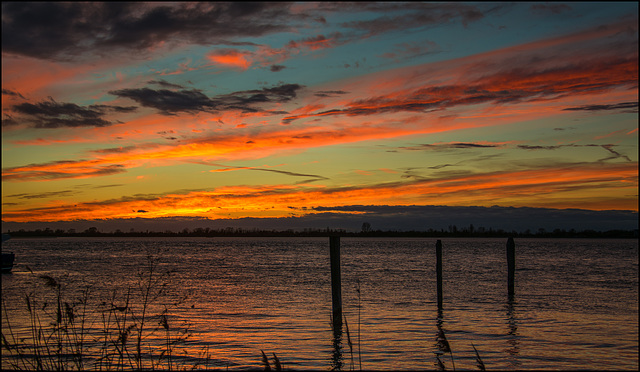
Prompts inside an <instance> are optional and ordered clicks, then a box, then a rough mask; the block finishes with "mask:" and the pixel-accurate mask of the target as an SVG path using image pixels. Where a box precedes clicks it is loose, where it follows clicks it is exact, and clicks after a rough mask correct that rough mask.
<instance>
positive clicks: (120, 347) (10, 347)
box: [2, 254, 210, 371]
mask: <svg viewBox="0 0 640 372" xmlns="http://www.w3.org/2000/svg"><path fill="white" fill-rule="evenodd" d="M31 273H32V275H34V276H35V278H36V280H37V281H38V282H40V286H39V287H36V288H34V290H32V291H30V292H29V293H27V294H25V296H24V301H25V305H26V310H27V312H26V315H27V316H28V324H27V327H26V328H27V331H28V332H27V333H25V332H24V327H23V329H22V330H19V329H16V328H15V327H14V322H13V321H12V319H11V316H10V315H9V312H8V311H7V304H6V302H5V300H4V299H3V301H2V306H3V310H4V311H3V313H4V319H3V321H4V324H3V329H2V344H3V348H4V350H5V351H6V353H3V360H6V361H7V364H8V365H9V366H11V367H12V368H13V369H16V370H52V371H63V370H64V371H66V370H78V371H80V370H87V369H94V370H109V371H111V370H120V371H123V370H143V369H158V368H161V369H168V370H173V369H175V368H179V367H180V365H176V364H175V361H174V358H173V356H174V354H175V351H176V348H177V347H178V345H179V344H183V343H184V342H185V341H186V340H187V339H188V338H189V336H190V330H189V326H188V324H179V323H175V322H173V321H171V319H172V315H171V313H170V310H171V309H173V308H177V307H178V306H180V305H181V304H182V303H183V302H184V301H185V300H186V297H183V298H180V299H178V300H177V301H175V302H174V303H171V304H166V303H163V304H158V302H161V300H164V302H166V300H167V298H166V296H165V295H166V290H167V288H168V285H169V282H170V272H167V273H160V272H158V271H157V262H156V260H155V258H154V257H153V255H151V254H149V255H148V256H147V264H146V266H145V267H144V268H143V269H142V270H140V272H139V273H138V281H137V283H136V286H134V287H133V288H132V287H131V286H129V287H128V288H127V289H126V291H125V292H123V293H125V294H124V296H119V295H118V289H114V290H113V293H112V295H111V296H110V298H108V299H106V300H105V301H102V302H100V303H98V304H96V305H92V304H91V303H90V301H89V300H90V287H87V288H85V289H84V290H82V292H81V296H80V298H79V299H76V300H75V301H72V300H70V299H69V295H68V294H67V293H66V292H65V285H64V281H63V280H62V279H61V278H54V277H52V276H49V275H39V276H36V275H35V274H33V272H31ZM42 289H44V291H42ZM94 325H98V327H95V326H94ZM100 326H101V328H100ZM160 339H163V340H164V345H161V344H159V342H158V341H159V340H160ZM205 353H206V358H207V359H206V360H207V362H208V360H209V357H210V356H209V354H208V351H206V352H205ZM182 367H184V366H182ZM194 368H195V366H194Z"/></svg>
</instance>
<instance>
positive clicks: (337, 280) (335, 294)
mask: <svg viewBox="0 0 640 372" xmlns="http://www.w3.org/2000/svg"><path fill="white" fill-rule="evenodd" d="M329 250H330V256H331V300H332V303H333V326H334V329H337V328H342V279H341V277H340V237H339V236H331V237H329Z"/></svg>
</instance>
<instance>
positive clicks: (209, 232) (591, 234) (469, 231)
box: [6, 226, 638, 239]
mask: <svg viewBox="0 0 640 372" xmlns="http://www.w3.org/2000/svg"><path fill="white" fill-rule="evenodd" d="M6 233H8V234H10V235H11V236H12V237H242V236H245V237H324V236H332V235H339V236H344V237H434V238H435V237H470V238H471V237H478V238H483V237H486V238H504V237H514V238H515V237H520V238H618V239H620V238H638V229H634V230H608V231H595V230H583V231H576V230H574V229H571V230H568V231H567V230H563V229H555V230H553V231H547V230H545V229H538V230H536V231H530V230H526V231H520V232H517V231H505V230H502V229H497V230H494V229H491V228H490V229H485V228H478V229H474V228H473V227H472V226H471V228H463V229H457V228H456V227H455V226H452V227H451V226H450V227H449V229H448V230H444V229H440V230H434V229H428V230H425V231H389V230H387V231H383V230H372V229H368V228H363V230H362V231H358V232H349V231H346V230H344V229H330V228H326V229H304V230H301V231H294V230H292V229H290V230H281V231H279V230H260V229H242V228H231V227H228V228H225V229H209V228H195V229H183V230H182V231H179V232H174V231H169V230H165V231H163V232H159V231H149V230H146V231H136V230H134V229H131V230H129V231H121V230H116V231H112V232H101V231H99V230H98V229H97V228H95V227H91V228H89V229H86V230H84V231H76V230H74V229H70V230H62V229H58V230H52V229H44V230H42V229H36V230H24V229H21V230H17V231H7V232H6Z"/></svg>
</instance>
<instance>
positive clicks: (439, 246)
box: [436, 240, 442, 310]
mask: <svg viewBox="0 0 640 372" xmlns="http://www.w3.org/2000/svg"><path fill="white" fill-rule="evenodd" d="M436 279H437V287H438V310H442V241H441V240H438V241H437V242H436Z"/></svg>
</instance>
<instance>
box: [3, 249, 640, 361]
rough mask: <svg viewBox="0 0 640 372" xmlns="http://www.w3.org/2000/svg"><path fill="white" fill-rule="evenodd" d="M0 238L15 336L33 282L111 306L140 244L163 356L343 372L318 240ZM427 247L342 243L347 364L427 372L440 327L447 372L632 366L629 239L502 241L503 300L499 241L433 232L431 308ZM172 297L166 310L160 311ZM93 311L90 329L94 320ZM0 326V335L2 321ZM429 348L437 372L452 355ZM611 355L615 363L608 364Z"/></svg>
mask: <svg viewBox="0 0 640 372" xmlns="http://www.w3.org/2000/svg"><path fill="white" fill-rule="evenodd" d="M8 243H11V244H12V246H11V250H13V251H14V252H16V266H15V267H14V272H13V274H9V275H3V277H2V300H3V302H5V303H6V306H7V308H6V310H5V309H3V317H4V316H8V317H9V318H10V320H11V322H12V323H11V324H12V327H13V326H14V325H15V328H13V329H14V331H16V330H18V329H26V330H28V329H29V327H28V324H29V323H28V319H29V317H28V312H27V309H26V306H25V301H24V295H25V293H30V292H31V291H32V290H33V286H32V284H33V278H34V276H35V277H37V276H38V275H48V276H51V277H54V278H59V279H64V282H65V283H66V287H65V289H66V290H68V294H69V298H70V299H74V298H75V297H77V296H78V295H80V294H81V291H82V289H83V288H85V286H87V285H88V286H90V287H91V290H92V292H91V295H92V297H91V299H92V301H93V302H92V303H94V304H100V302H102V301H106V302H107V305H108V302H109V301H107V300H109V299H110V298H111V296H112V295H113V293H114V290H117V293H118V299H117V301H114V303H115V305H117V306H123V305H122V304H123V303H125V301H124V297H125V295H126V293H127V289H128V288H132V289H134V288H135V283H136V280H137V274H138V272H139V271H140V270H139V269H140V265H141V263H144V262H145V258H146V254H147V252H148V251H149V249H150V248H153V250H154V251H155V252H157V257H156V259H157V264H158V269H159V271H161V272H171V283H170V284H169V285H167V286H166V287H165V291H164V292H163V297H162V301H163V302H159V303H157V304H155V305H154V306H156V307H150V311H151V313H152V314H154V315H155V314H160V313H162V312H163V311H164V305H171V306H168V308H169V309H170V310H171V312H170V313H167V314H166V316H167V318H166V321H167V324H168V326H169V327H170V330H176V331H178V330H179V328H180V327H178V325H180V324H186V323H188V324H189V330H190V334H189V335H190V337H189V338H188V340H187V341H186V342H185V343H184V344H183V345H181V348H182V349H180V350H178V349H176V352H175V353H174V354H172V361H173V362H174V363H175V364H174V365H178V364H179V365H181V366H184V367H186V368H187V369H189V368H191V367H194V366H196V365H197V366H204V365H207V366H209V367H214V368H223V369H229V370H247V369H259V368H260V367H261V353H260V350H265V351H268V353H275V354H277V356H278V358H279V359H280V361H281V362H282V363H283V365H284V366H285V368H288V369H305V370H306V369H316V370H318V369H321V370H326V369H334V370H347V369H350V368H351V366H352V365H354V364H356V363H353V362H352V361H351V360H352V359H351V355H350V354H349V353H350V352H351V348H350V347H349V346H347V344H348V342H347V341H348V340H347V336H346V328H340V329H337V330H336V329H332V327H331V323H330V321H328V320H329V319H328V318H329V314H331V308H332V306H331V285H330V268H329V240H328V238H224V239H217V238H216V239H208V238H201V239H200V238H185V239H182V238H174V239H168V238H163V239H160V238H157V239H156V238H138V239H125V238H122V239H120V238H108V239H105V238H102V239H100V238H93V239H74V238H58V239H12V240H11V241H9V242H8ZM434 244H435V241H434V240H433V239H373V238H368V239H356V238H349V239H346V238H345V239H342V241H341V246H342V255H341V256H342V257H341V258H342V291H343V292H342V295H343V315H344V317H345V319H348V320H349V324H348V325H349V326H350V327H352V330H355V329H361V334H362V339H360V337H358V338H357V340H358V342H357V346H356V345H354V349H355V347H358V350H359V353H358V359H359V360H358V363H357V364H358V365H359V364H360V363H359V362H360V359H361V361H362V363H361V364H362V365H363V368H365V369H375V370H429V369H433V368H434V359H435V358H434V357H433V355H434V353H435V351H436V350H439V349H438V345H437V343H436V344H435V345H434V334H435V335H436V337H437V334H439V333H440V331H442V334H443V335H445V337H446V339H447V341H448V343H449V344H450V347H451V349H452V351H453V358H454V361H455V365H456V368H457V369H459V370H463V369H470V370H474V369H476V365H475V353H474V350H473V348H472V345H474V346H475V347H476V348H477V350H478V352H479V354H480V355H481V356H482V360H483V361H484V363H485V365H486V367H487V369H488V370H492V369H493V370H496V369H498V370H505V369H542V370H544V369H549V370H555V369H600V370H606V369H633V370H635V369H636V368H637V367H638V359H637V355H638V329H637V317H638V242H637V240H570V239H565V240H561V239H557V240H554V239H516V252H517V255H516V258H517V266H516V276H517V282H516V290H515V293H516V297H517V301H515V300H514V301H509V302H507V303H505V297H506V285H505V284H506V283H505V279H506V277H507V272H506V267H505V254H504V247H505V239H442V245H443V256H444V261H445V262H446V265H445V266H444V267H443V282H444V297H445V299H446V301H445V307H444V310H442V311H440V312H438V311H437V294H436V280H437V279H436V275H435V267H436V262H435V254H434V252H433V247H434ZM27 266H28V267H29V268H30V269H31V270H33V272H34V273H33V274H31V273H29V271H28V270H27V269H26V267H27ZM356 284H359V286H357V285H356ZM187 294H190V297H189V298H188V300H187V301H185V302H184V303H183V304H182V305H181V306H178V307H175V306H172V304H174V303H178V302H179V301H180V300H181V299H182V298H184V297H185V295H187ZM69 303H70V304H71V303H72V302H71V301H70V302H69ZM40 304H42V302H41V303H40ZM49 304H50V305H51V304H52V302H50V303H49ZM132 305H134V304H132ZM49 308H50V307H49ZM94 315H96V317H97V318H95V319H94V320H95V322H94V326H96V325H97V326H96V327H97V331H99V330H100V320H99V315H100V313H94ZM356 319H357V321H356ZM434 319H435V324H434V321H433V320H434ZM161 320H162V319H154V320H153V322H152V323H153V327H155V328H158V329H159V330H158V331H157V332H156V333H155V334H154V335H153V336H152V337H150V338H149V339H148V345H146V346H145V347H147V348H151V347H152V346H153V347H156V348H158V350H162V348H163V347H165V348H166V332H165V331H166V330H165V328H163V326H162V324H160V321H161ZM356 323H357V324H356ZM345 325H346V322H345ZM630 325H632V326H630ZM174 327H175V328H174ZM2 331H3V334H6V332H7V329H6V321H5V319H4V318H3V322H2ZM354 333H355V332H352V333H351V336H354ZM358 334H360V332H358ZM174 337H175V336H174V335H172V336H171V340H174V339H175V338H174ZM352 339H353V340H356V338H354V337H352ZM353 340H352V341H353ZM354 344H355V343H354ZM154 345H155V346H154ZM181 350H184V351H185V352H184V353H182V351H181ZM205 350H207V351H208V353H209V358H207V356H206V355H204V354H203V351H205ZM444 350H446V349H444ZM360 351H361V352H360ZM440 351H442V350H440ZM345 353H347V354H346V355H345ZM6 355H7V353H6V352H3V354H2V367H3V368H6V367H7V356H6ZM438 355H440V356H441V359H442V362H443V363H445V364H446V367H447V369H451V367H452V366H450V364H452V360H451V355H447V354H444V353H443V354H436V356H438ZM611 355H615V364H614V365H612V364H609V363H608V361H610V359H611ZM355 369H358V368H357V366H356V368H355Z"/></svg>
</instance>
